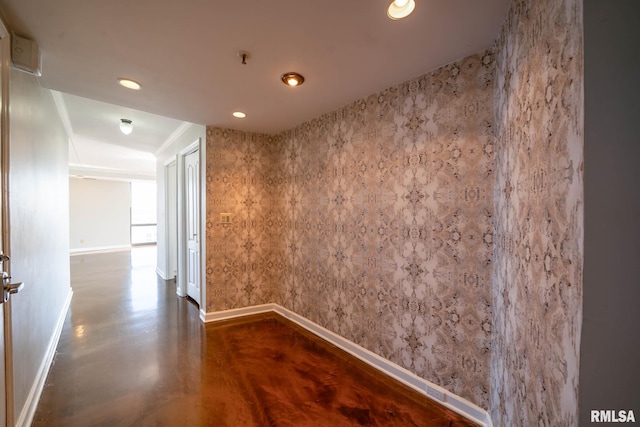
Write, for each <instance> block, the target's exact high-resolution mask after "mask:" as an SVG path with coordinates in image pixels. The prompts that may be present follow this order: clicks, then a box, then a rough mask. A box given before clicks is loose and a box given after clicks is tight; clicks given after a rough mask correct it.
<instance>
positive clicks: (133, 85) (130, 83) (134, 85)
mask: <svg viewBox="0 0 640 427" xmlns="http://www.w3.org/2000/svg"><path fill="white" fill-rule="evenodd" d="M118 84H119V85H120V86H124V87H126V88H127V89H132V90H140V89H142V85H141V84H140V83H138V82H136V81H134V80H131V79H124V78H119V79H118Z"/></svg>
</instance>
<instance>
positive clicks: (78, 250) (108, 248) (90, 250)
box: [69, 245, 131, 256]
mask: <svg viewBox="0 0 640 427" xmlns="http://www.w3.org/2000/svg"><path fill="white" fill-rule="evenodd" d="M129 249H131V245H116V246H96V247H93V248H75V249H71V250H69V254H70V255H71V256H73V255H83V254H88V253H92V254H93V253H97V252H119V251H128V250H129Z"/></svg>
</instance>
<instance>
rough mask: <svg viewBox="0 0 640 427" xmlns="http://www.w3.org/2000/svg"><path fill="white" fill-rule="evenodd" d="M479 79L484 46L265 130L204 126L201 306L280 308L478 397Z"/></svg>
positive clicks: (484, 346) (482, 348) (483, 217)
mask: <svg viewBox="0 0 640 427" xmlns="http://www.w3.org/2000/svg"><path fill="white" fill-rule="evenodd" d="M493 74H494V63H493V55H492V52H491V51H486V52H482V53H479V54H476V55H473V56H470V57H468V58H465V59H463V60H461V61H459V62H456V63H452V64H450V65H447V66H445V67H443V68H441V69H438V70H436V71H434V72H432V73H429V74H426V75H424V76H421V77H419V78H416V79H414V80H411V81H409V82H406V83H403V84H401V85H399V86H396V87H393V88H390V89H388V90H385V91H383V92H380V93H378V94H375V95H372V96H370V97H368V98H366V99H363V100H360V101H358V102H355V103H353V104H351V105H348V106H346V107H344V108H342V109H340V110H338V111H336V112H333V113H330V114H327V115H324V116H322V117H320V118H318V119H316V120H313V121H311V122H309V123H305V124H303V125H301V126H299V127H297V128H295V129H293V130H291V131H288V132H285V133H284V134H281V135H278V136H276V137H269V136H266V135H254V134H247V133H242V132H234V131H228V130H222V129H215V128H209V129H208V130H207V144H208V146H207V155H208V159H207V170H208V173H207V204H208V209H209V214H208V225H207V239H208V240H207V242H208V246H207V258H208V259H207V277H208V279H207V282H208V286H209V287H208V289H207V295H208V296H212V297H209V301H208V302H207V310H221V309H229V308H236V307H241V306H246V305H253V304H259V303H266V302H278V303H281V304H283V305H284V306H286V307H287V308H289V309H291V310H293V311H295V312H297V313H299V314H301V315H302V316H305V317H307V318H309V319H311V320H313V321H315V322H317V323H319V324H320V325H322V326H324V327H326V328H328V329H330V330H332V331H334V332H336V333H338V334H340V335H342V336H344V337H346V338H348V339H350V340H352V341H354V342H356V343H358V344H360V345H362V346H364V347H366V348H368V349H369V350H372V351H374V352H376V353H377V354H379V355H381V356H383V357H385V358H387V359H389V360H392V361H393V362H396V363H398V364H399V365H401V366H404V367H405V368H407V369H409V370H411V371H413V372H415V373H416V374H418V375H420V376H422V377H424V378H426V379H428V380H430V381H433V382H435V383H437V384H439V385H441V386H443V387H445V388H448V389H449V390H451V391H452V392H454V393H456V394H458V395H460V396H463V397H465V398H468V399H469V400H471V401H473V402H475V403H476V404H478V405H481V406H484V407H487V405H488V399H489V362H490V358H489V357H490V335H491V307H490V306H491V270H492V267H491V257H492V250H493V249H492V241H493V223H492V221H493V181H494V175H493V164H494V155H493V123H492V122H493ZM225 211H229V212H231V213H233V214H234V221H233V225H230V226H223V225H220V224H217V218H218V217H219V213H220V212H225ZM278 286H280V288H278Z"/></svg>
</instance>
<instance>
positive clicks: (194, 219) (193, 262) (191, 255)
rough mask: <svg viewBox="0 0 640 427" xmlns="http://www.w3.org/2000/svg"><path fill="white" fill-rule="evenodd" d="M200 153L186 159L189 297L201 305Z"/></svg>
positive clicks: (191, 154) (192, 154)
mask: <svg viewBox="0 0 640 427" xmlns="http://www.w3.org/2000/svg"><path fill="white" fill-rule="evenodd" d="M199 157H200V151H199V150H196V151H193V152H191V153H189V154H187V155H186V156H185V158H184V174H185V176H184V183H185V196H186V197H185V198H184V200H185V204H186V205H185V230H186V236H185V237H186V241H187V247H186V258H187V259H186V266H185V267H186V271H185V274H186V279H187V280H186V282H187V295H188V296H190V297H191V298H193V300H194V301H195V302H197V303H198V304H200V179H199V177H200V161H199Z"/></svg>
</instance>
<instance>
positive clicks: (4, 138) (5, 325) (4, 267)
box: [0, 22, 22, 426]
mask: <svg viewBox="0 0 640 427" xmlns="http://www.w3.org/2000/svg"><path fill="white" fill-rule="evenodd" d="M0 37H1V38H2V39H1V40H0V58H2V61H1V65H0V75H1V79H0V80H1V86H2V89H1V91H0V98H1V102H0V104H1V109H0V191H1V193H0V213H1V220H0V235H1V236H2V238H1V239H0V272H1V273H0V275H1V276H2V285H1V286H0V416H1V418H0V420H1V421H0V422H2V423H4V424H3V425H5V426H13V425H14V424H15V423H14V413H13V412H14V408H13V345H12V342H13V341H12V337H13V335H12V333H13V332H12V331H13V328H12V326H11V299H10V297H11V294H13V293H16V292H18V291H19V290H20V289H21V288H22V283H12V282H14V281H13V280H11V277H10V275H11V265H10V260H9V257H8V256H6V255H5V254H4V252H6V253H7V255H10V249H11V244H10V243H11V242H10V239H9V226H10V222H9V219H10V216H9V183H8V182H7V180H6V179H5V178H6V177H9V176H10V175H9V156H8V154H9V96H8V94H9V73H10V69H9V61H10V59H9V56H10V55H9V52H10V46H11V45H10V43H11V42H10V39H9V35H8V32H7V31H6V28H5V26H4V24H3V23H2V22H0ZM14 166H16V165H14ZM17 166H20V165H17ZM3 251H4V252H3Z"/></svg>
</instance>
